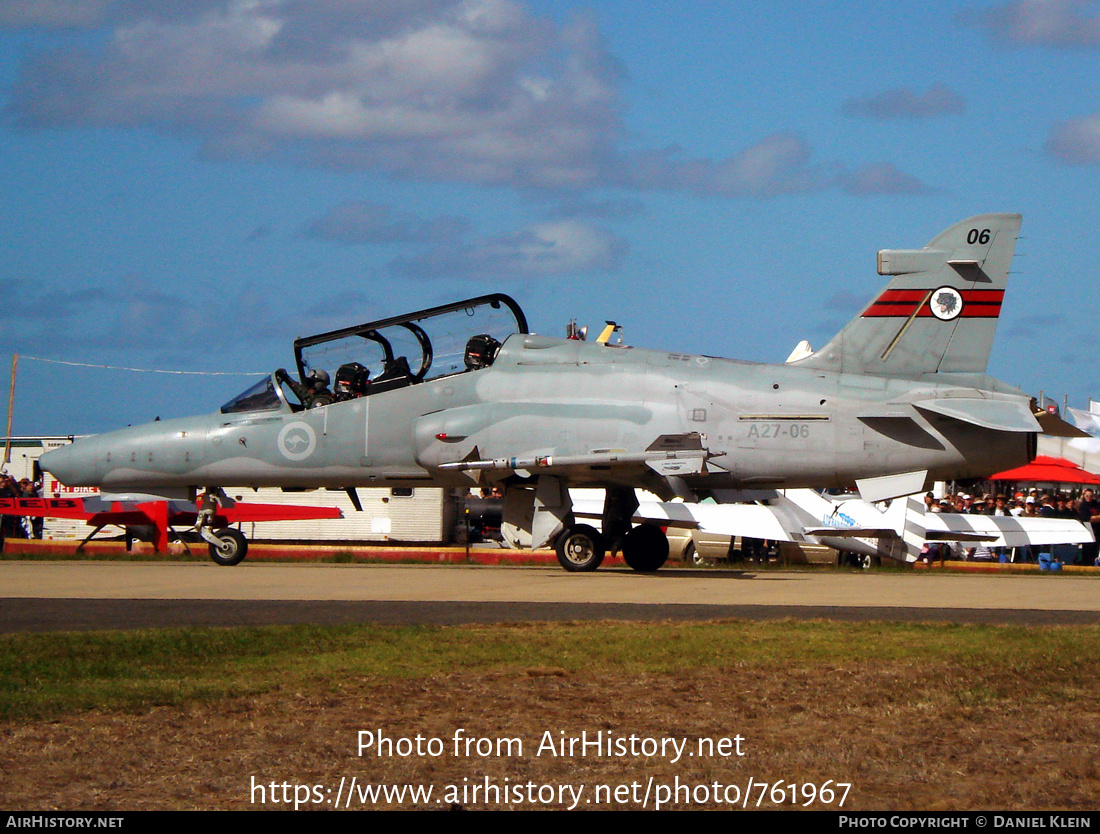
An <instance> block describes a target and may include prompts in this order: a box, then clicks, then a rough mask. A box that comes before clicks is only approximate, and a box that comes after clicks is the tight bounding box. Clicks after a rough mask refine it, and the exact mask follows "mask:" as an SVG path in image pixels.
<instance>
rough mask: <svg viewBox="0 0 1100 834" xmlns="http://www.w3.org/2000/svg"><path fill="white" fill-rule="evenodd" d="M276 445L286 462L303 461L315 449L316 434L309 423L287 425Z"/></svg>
mask: <svg viewBox="0 0 1100 834" xmlns="http://www.w3.org/2000/svg"><path fill="white" fill-rule="evenodd" d="M276 445H277V446H278V447H279V452H280V453H282V456H283V457H284V458H286V459H287V460H305V459H306V458H308V457H309V456H310V455H312V454H313V450H314V449H316V448H317V433H316V432H314V431H313V427H312V426H311V425H309V423H302V422H296V423H287V424H286V425H285V426H283V430H282V431H281V432H279V439H278V441H277V442H276Z"/></svg>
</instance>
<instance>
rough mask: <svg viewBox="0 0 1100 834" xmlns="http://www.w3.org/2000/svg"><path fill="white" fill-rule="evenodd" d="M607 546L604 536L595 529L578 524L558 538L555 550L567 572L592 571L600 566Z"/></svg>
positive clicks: (559, 561)
mask: <svg viewBox="0 0 1100 834" xmlns="http://www.w3.org/2000/svg"><path fill="white" fill-rule="evenodd" d="M606 549H607V546H606V545H605V544H604V540H603V536H602V535H600V531H599V530H597V529H596V528H595V527H590V526H589V525H587V524H576V525H574V526H573V527H569V528H568V529H566V531H565V532H564V533H562V534H561V535H560V536H558V541H557V543H556V544H555V545H554V550H555V551H557V554H558V564H560V565H561V566H562V567H563V568H565V569H566V570H567V571H570V572H573V573H577V572H579V571H591V570H595V569H596V568H598V567H599V566H600V563H601V562H602V561H603V555H604V552H605V551H606Z"/></svg>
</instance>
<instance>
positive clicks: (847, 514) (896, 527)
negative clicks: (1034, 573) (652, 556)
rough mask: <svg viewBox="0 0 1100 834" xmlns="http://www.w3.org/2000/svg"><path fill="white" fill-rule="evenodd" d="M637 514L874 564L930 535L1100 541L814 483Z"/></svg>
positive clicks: (1050, 526) (909, 558)
mask: <svg viewBox="0 0 1100 834" xmlns="http://www.w3.org/2000/svg"><path fill="white" fill-rule="evenodd" d="M589 504H591V506H589ZM573 506H574V513H575V514H576V515H579V516H585V517H589V518H598V517H599V511H600V510H601V509H602V502H589V501H574V504H573ZM633 520H634V521H635V522H636V523H645V522H649V523H653V524H658V525H660V526H663V527H681V528H687V529H693V530H699V531H700V532H702V533H709V534H711V535H719V536H743V537H745V538H753V539H767V540H770V541H782V542H803V543H809V544H821V545H825V546H827V547H831V548H833V549H835V550H839V551H841V552H842V553H848V554H852V555H853V561H854V562H856V563H858V564H870V559H872V558H874V557H879V558H888V559H894V560H896V561H899V562H915V561H916V560H917V559H918V558H920V554H921V551H922V549H923V546H924V544H925V543H926V542H940V541H943V542H971V543H975V544H979V543H980V544H984V545H986V546H987V547H991V548H992V547H1027V546H1029V545H1055V544H1081V543H1083V542H1091V541H1093V536H1092V531H1091V530H1090V529H1089V528H1088V527H1087V526H1085V525H1084V524H1081V523H1080V522H1079V521H1076V520H1074V519H1065V518H1023V517H1016V516H1011V515H1008V516H993V515H964V514H961V513H930V512H926V510H925V506H924V502H923V501H922V500H921V499H920V497H919V495H911V496H908V497H906V498H896V499H894V500H893V501H891V502H889V503H888V505H887V506H885V507H884V508H881V509H880V507H879V506H878V505H875V504H870V503H868V502H866V501H863V500H861V499H860V498H858V497H857V496H854V495H844V496H831V495H824V494H821V493H818V492H816V491H814V490H811V489H788V490H781V491H776V492H773V493H771V494H770V495H769V497H767V498H766V499H762V500H759V501H757V502H755V503H744V504H729V503H722V504H712V503H701V504H691V503H680V502H666V501H641V502H640V503H639V505H638V509H637V510H636V511H635V513H634V519H633Z"/></svg>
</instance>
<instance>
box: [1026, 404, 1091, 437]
mask: <svg viewBox="0 0 1100 834" xmlns="http://www.w3.org/2000/svg"><path fill="white" fill-rule="evenodd" d="M1035 419H1036V420H1038V421H1039V425H1040V426H1042V427H1043V434H1046V435H1050V436H1051V437H1092V435H1091V434H1089V433H1088V432H1087V431H1081V429H1079V428H1077V426H1075V425H1073V423H1067V422H1066V421H1065V420H1063V419H1062V418H1061V417H1059V416H1058V415H1057V414H1051V413H1050V412H1049V411H1041V410H1040V411H1037V412H1035Z"/></svg>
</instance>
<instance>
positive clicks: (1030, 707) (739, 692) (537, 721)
mask: <svg viewBox="0 0 1100 834" xmlns="http://www.w3.org/2000/svg"><path fill="white" fill-rule="evenodd" d="M212 633H213V634H215V635H216V634H217V632H212ZM325 633H326V632H325V631H324V630H316V629H314V630H286V631H284V632H283V633H282V634H283V636H284V637H285V638H287V642H288V644H294V640H293V639H291V636H296V637H300V636H301V635H302V634H306V635H312V636H310V637H309V641H310V642H311V643H312V644H313V645H314V646H315V650H316V652H317V657H318V658H319V661H318V663H317V664H316V665H312V669H313V672H309V670H310V669H311V663H310V660H309V657H308V656H303V655H302V654H301V652H300V651H299V650H298V647H296V646H294V645H290V648H289V651H288V654H287V656H286V657H279V656H278V653H275V654H273V655H271V656H270V659H269V662H268V663H267V664H266V665H265V664H263V663H261V664H259V671H257V669H258V667H257V659H256V657H255V655H252V656H250V657H249V658H248V659H247V663H246V664H245V665H247V666H248V667H249V669H250V672H249V674H250V676H252V677H251V678H250V679H251V680H254V681H255V680H262V681H263V685H262V686H255V687H252V689H251V690H249V691H251V692H252V693H253V694H249V695H246V696H241V695H234V694H232V691H233V689H232V688H233V687H238V686H239V681H237V682H233V683H232V684H231V686H229V687H228V688H227V689H226V690H225V691H223V692H220V693H219V691H218V689H217V686H216V685H214V686H213V687H208V688H207V689H206V690H204V692H205V693H206V694H196V693H192V694H190V695H187V696H186V697H181V698H178V699H174V700H173V699H165V698H160V699H159V703H157V702H156V701H157V699H153V700H150V701H148V702H146V703H135V702H134V701H133V700H129V699H123V700H120V701H118V702H116V703H113V704H112V705H110V706H108V707H106V708H104V707H102V706H100V707H96V708H93V709H73V708H64V709H57V710H55V711H54V712H53V713H51V714H49V715H46V716H44V717H37V718H26V717H24V718H19V719H11V720H8V721H6V722H5V723H3V724H0V767H2V768H3V772H4V774H5V778H4V781H3V788H2V789H0V799H2V800H3V804H4V806H5V807H8V808H17V809H25V810H45V809H55V808H56V809H62V810H74V811H83V810H93V809H95V810H137V809H176V808H184V809H186V808H195V809H244V808H250V807H258V806H257V805H254V804H252V802H251V801H250V800H251V798H252V797H253V796H254V797H255V798H257V799H258V798H259V794H256V793H253V792H252V791H251V787H252V785H253V778H255V780H256V783H258V784H263V785H265V786H268V788H269V789H268V791H266V793H267V794H268V796H267V799H268V800H269V801H268V802H267V804H266V806H263V807H267V808H283V807H287V805H286V804H285V803H283V802H278V803H272V802H271V801H270V798H271V797H270V784H271V783H272V782H275V783H277V784H278V785H279V786H280V788H281V786H282V784H283V783H287V784H289V785H301V786H314V785H317V786H323V788H322V789H327V788H331V789H332V794H320V795H318V794H315V793H311V794H310V796H309V797H308V798H310V799H315V798H319V797H320V798H322V799H331V798H332V797H334V796H335V793H336V790H337V787H338V785H339V784H340V781H341V779H342V778H344V779H345V780H348V779H351V778H352V777H355V778H356V779H357V780H358V781H359V783H360V784H362V783H364V782H366V783H390V784H403V783H409V784H417V785H429V784H430V785H433V786H434V789H435V791H436V793H435V795H434V797H433V799H432V800H431V801H430V802H428V803H427V804H426V807H431V808H437V807H448V805H449V802H446V801H443V802H437V801H436V800H438V799H440V798H441V795H440V792H442V791H443V790H444V786H446V785H458V786H463V785H465V786H467V788H469V786H471V785H473V784H478V785H483V784H484V782H485V780H486V778H488V779H489V780H491V781H492V782H493V783H494V784H496V785H498V786H502V785H504V784H505V779H507V780H508V782H507V784H508V785H513V786H514V785H517V784H522V785H526V783H528V782H532V783H535V784H536V785H552V786H563V785H571V786H574V787H576V786H580V785H583V786H585V793H584V794H583V798H582V800H581V804H582V806H583V807H597V806H595V805H594V804H587V803H586V802H585V799H587V800H590V801H591V800H594V798H595V793H594V791H595V786H596V785H605V786H612V787H613V786H617V785H628V786H629V785H631V784H632V783H638V784H639V785H641V786H643V787H644V785H646V784H647V783H648V781H649V779H650V777H652V778H653V780H654V783H655V784H661V785H674V784H675V783H676V781H677V780H679V783H680V784H686V785H691V786H694V785H708V786H709V785H712V784H713V783H715V782H717V783H719V784H721V785H738V786H739V787H740V788H741V790H742V791H743V790H744V787H745V786H746V785H747V784H748V781H749V779H750V778H752V779H753V780H755V782H757V783H759V782H761V781H766V782H769V783H775V782H782V783H784V784H787V783H791V782H794V783H796V784H798V785H799V786H801V785H802V784H804V783H812V784H815V785H821V784H824V783H826V782H829V781H830V780H831V781H832V782H833V783H837V782H847V783H851V785H852V788H851V791H850V793H849V795H848V797H847V801H846V802H845V804H844V808H846V809H849V810H965V809H998V810H1011V809H1019V810H1025V809H1026V810H1033V809H1063V810H1089V809H1093V808H1095V807H1096V796H1097V795H1098V789H1100V776H1098V773H1097V765H1096V763H1095V757H1096V752H1097V750H1098V749H1100V714H1098V713H1100V708H1098V707H1097V702H1096V699H1095V698H1094V697H1093V693H1095V692H1096V691H1097V690H1098V686H1100V664H1098V663H1097V662H1096V657H1095V654H1096V652H1095V651H1094V650H1093V649H1092V648H1091V647H1092V646H1096V645H1098V644H1100V640H1097V637H1098V636H1100V629H1094V628H1089V629H1076V630H1070V629H1060V628H1048V629H1039V628H1031V629H1025V628H1004V627H1002V628H986V627H965V628H959V627H951V626H920V627H913V626H888V625H884V624H868V625H850V624H823V623H810V624H801V623H772V624H759V623H727V624H700V625H691V626H685V625H664V624H649V625H647V624H634V625H629V624H589V625H560V626H538V627H508V626H501V627H484V626H479V627H465V628H449V629H419V630H414V629H407V630H401V629H390V630H388V631H387V630H381V632H379V630H377V629H363V630H361V631H359V630H356V629H346V630H343V631H341V632H339V639H338V640H336V642H337V643H339V644H340V646H341V647H342V648H339V649H338V648H336V647H335V646H334V645H321V644H320V643H318V638H317V636H316V635H318V634H325ZM377 633H386V634H389V635H390V637H391V638H393V639H391V645H390V646H389V647H388V651H391V652H392V651H397V652H406V653H409V654H410V657H409V660H410V669H411V671H410V669H406V670H404V671H402V670H401V669H394V668H389V667H387V668H383V667H382V665H377V666H375V665H372V664H375V663H377V661H376V660H371V659H370V657H376V656H375V655H363V654H361V653H360V651H361V650H362V651H366V649H367V647H366V646H363V645H362V644H360V647H359V648H353V644H355V643H356V641H357V639H366V640H369V639H370V635H372V634H377ZM628 633H629V634H633V635H634V637H633V638H630V639H627V638H626V637H623V638H622V639H623V643H624V644H626V645H624V646H623V650H622V651H621V652H619V651H617V650H616V636H617V635H626V634H628ZM265 634H266V631H265ZM395 635H401V639H397V638H396V637H395ZM406 637H407V639H408V640H410V641H411V643H410V644H406V643H405V642H404V641H405V639H406ZM36 639H44V638H36ZM192 642H195V641H192ZM199 642H201V641H199ZM646 643H649V644H650V645H652V646H653V649H654V651H653V658H652V660H651V661H647V660H646V659H645V652H644V651H642V652H640V653H639V651H637V650H636V648H635V647H636V646H637V645H644V644H646ZM411 644H415V645H417V646H419V647H420V650H419V653H418V654H417V655H416V656H415V657H413V656H412V654H411V650H410V649H409V648H408V645H411ZM784 644H785V645H786V647H787V651H786V652H783V651H782V650H781V649H782V647H783V645H784ZM15 645H19V646H20V647H21V649H22V650H23V651H26V646H27V645H28V644H27V643H22V642H20V643H9V644H8V647H9V652H10V650H11V648H12V647H13V646H15ZM463 645H465V646H466V647H467V648H468V649H471V650H470V651H469V652H468V653H467V654H468V655H470V657H471V658H473V659H469V660H468V662H467V663H465V664H462V665H459V664H456V663H455V662H454V659H453V658H454V655H453V653H454V652H458V653H459V654H461V653H462V646H463ZM597 645H600V646H603V647H604V650H603V651H595V650H594V648H593V647H595V646H597ZM433 646H436V647H439V650H440V654H439V661H440V662H439V663H438V664H435V665H434V666H433V665H432V664H430V663H427V662H426V661H425V657H424V655H425V654H427V655H430V654H431V652H432V649H433ZM473 646H477V651H473V650H472V648H471V647H473ZM538 646H543V647H549V648H547V649H546V650H545V651H538V650H537V647H538ZM569 646H572V647H573V648H572V649H568V648H566V647H569ZM875 646H878V647H880V649H881V650H880V651H875V650H874V647H875ZM1074 646H1080V647H1081V651H1079V652H1075V649H1074ZM983 647H984V648H983ZM203 651H208V649H203ZM1075 655H1076V656H1075ZM595 656H599V660H598V661H590V660H586V657H588V658H591V657H595ZM677 657H678V658H679V660H678V661H676V660H675V658H677ZM341 658H342V659H341ZM670 658H671V660H670ZM242 663H244V661H242ZM257 676H258V677H257ZM120 685H123V686H128V685H129V684H125V683H121V684H120ZM458 728H462V729H463V730H464V732H465V734H466V735H467V736H471V737H484V738H489V739H502V738H519V739H521V740H522V742H523V745H524V749H523V754H522V755H511V756H501V757H497V756H486V757H477V756H471V757H466V756H455V755H453V748H452V743H451V739H452V737H453V735H454V733H455V731H456V729H458ZM360 730H371V731H375V732H378V731H381V733H382V734H384V735H387V736H389V737H391V738H393V739H395V740H396V739H397V738H400V737H405V738H414V737H416V736H417V735H420V736H423V737H424V738H439V739H441V740H442V742H443V747H444V752H443V754H442V755H439V756H428V755H419V756H418V755H412V756H407V757H401V756H396V755H394V756H381V757H379V756H377V755H366V756H359V755H357V750H356V744H357V734H358V732H359V731H360ZM547 731H549V732H550V733H551V734H552V736H553V737H558V738H560V731H564V732H565V734H566V735H567V736H571V735H579V734H580V733H581V732H582V731H586V732H587V733H589V734H590V735H591V734H593V733H596V732H600V731H603V732H604V733H613V734H615V736H616V737H629V736H631V735H637V736H640V737H654V738H661V737H666V736H670V737H676V738H680V739H683V738H686V739H688V740H689V744H690V745H691V746H692V747H693V746H694V745H695V743H696V739H700V738H710V739H718V738H723V737H734V736H738V735H740V736H741V737H743V739H744V741H743V742H742V750H743V752H744V754H745V755H743V756H741V757H737V756H729V757H718V756H701V757H700V756H695V757H691V758H688V757H686V756H685V757H684V758H683V759H681V760H680V761H679V762H676V763H672V762H670V761H668V760H667V758H662V757H661V756H654V757H649V758H646V757H644V756H625V757H612V758H607V757H598V756H591V755H590V756H583V757H580V756H574V757H555V756H549V755H536V750H537V748H538V747H539V743H540V739H541V738H542V736H543V734H544V733H545V732H547ZM689 749H691V748H690V747H689ZM464 780H465V781H464ZM345 784H346V781H345ZM293 796H294V793H293V790H291V792H290V793H289V794H288V795H287V798H290V799H293ZM299 796H302V795H301V794H300V795H299ZM639 796H640V793H639ZM651 796H652V795H651ZM757 796H758V792H757V791H756V790H755V789H754V792H753V794H752V799H751V802H750V806H752V805H753V804H754V803H755V801H756V799H757ZM280 798H282V797H281V796H280ZM507 798H508V797H506V799H507ZM682 798H683V797H682V795H681V799H682ZM742 798H743V795H742ZM466 799H467V801H465V802H462V798H461V797H459V801H460V803H461V804H464V805H466V806H467V807H541V806H540V805H539V804H538V803H534V805H532V804H529V803H528V802H526V801H520V802H507V801H503V802H499V803H497V802H493V801H490V802H485V801H484V800H482V801H469V799H470V797H469V794H468V795H467V798H466ZM564 804H566V805H567V804H569V803H568V802H566V803H564ZM419 805H420V806H421V807H425V803H419ZM700 805H702V806H708V807H710V806H714V807H720V806H715V804H714V802H713V801H710V802H697V801H695V799H694V798H688V800H687V801H680V802H677V803H674V804H673V805H672V807H700ZM416 806H417V803H414V802H412V801H410V800H408V799H406V800H405V801H403V802H395V803H386V802H383V801H379V802H374V803H372V802H360V801H358V800H355V801H353V803H352V805H351V807H353V808H359V807H416ZM550 806H551V807H559V804H558V803H557V802H556V801H555V802H553V803H550ZM305 807H328V804H327V802H321V803H316V805H314V804H312V803H310V804H307V805H306V806H305ZM598 807H631V808H637V807H641V803H640V802H634V801H629V802H625V803H614V802H612V803H611V804H610V805H604V804H601V805H600V806H598ZM649 807H652V798H651V800H650V804H649ZM760 807H765V808H768V807H775V806H774V805H773V804H772V802H771V801H770V798H768V797H767V796H765V798H764V800H763V803H762V805H761V806H760ZM812 807H817V808H822V807H828V806H825V805H822V804H820V803H817V804H814V805H812ZM832 807H835V804H834V805H833V806H832Z"/></svg>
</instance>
